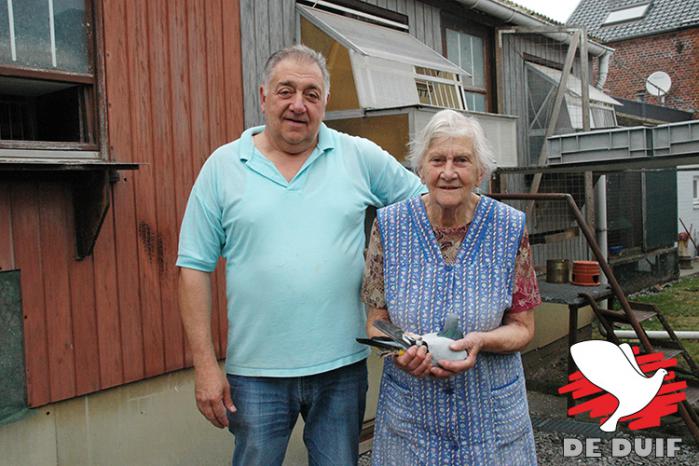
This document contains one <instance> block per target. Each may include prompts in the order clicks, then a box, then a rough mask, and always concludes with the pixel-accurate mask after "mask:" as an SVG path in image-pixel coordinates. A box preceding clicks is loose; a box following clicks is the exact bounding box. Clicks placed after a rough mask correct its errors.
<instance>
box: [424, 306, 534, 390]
mask: <svg viewBox="0 0 699 466" xmlns="http://www.w3.org/2000/svg"><path fill="white" fill-rule="evenodd" d="M532 338H534V310H532V309H530V310H528V311H523V312H514V313H513V312H508V313H506V314H505V316H504V318H503V321H502V325H501V326H500V327H498V328H496V329H494V330H491V331H489V332H471V333H469V334H468V335H466V336H465V337H464V338H462V339H461V340H457V341H456V342H455V343H454V344H452V345H451V349H453V350H454V351H460V350H466V351H467V352H468V357H467V358H466V359H464V360H463V361H439V365H440V366H442V367H441V368H440V367H432V369H431V373H432V375H433V376H435V377H440V378H446V377H451V376H453V375H454V374H459V373H461V372H465V371H467V370H469V369H471V368H472V367H473V366H475V365H476V359H477V358H478V353H480V352H481V351H488V352H490V353H500V354H507V353H516V352H517V351H521V350H523V349H524V348H525V347H526V346H527V345H528V344H529V342H530V341H532Z"/></svg>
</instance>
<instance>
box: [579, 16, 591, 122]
mask: <svg viewBox="0 0 699 466" xmlns="http://www.w3.org/2000/svg"><path fill="white" fill-rule="evenodd" d="M588 71H589V70H588V57H587V30H586V29H585V28H582V30H581V31H580V91H581V92H580V98H581V99H582V117H583V118H582V121H583V131H590V79H589V74H588Z"/></svg>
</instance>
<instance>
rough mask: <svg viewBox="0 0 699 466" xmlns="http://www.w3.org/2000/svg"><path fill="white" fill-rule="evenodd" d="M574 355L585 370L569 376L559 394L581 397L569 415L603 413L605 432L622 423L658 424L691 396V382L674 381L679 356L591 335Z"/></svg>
mask: <svg viewBox="0 0 699 466" xmlns="http://www.w3.org/2000/svg"><path fill="white" fill-rule="evenodd" d="M570 354H571V356H572V357H573V360H574V361H575V364H576V365H577V366H578V368H579V369H580V370H579V371H576V372H573V373H572V374H570V375H569V376H568V382H569V383H568V384H566V385H564V386H563V387H561V388H559V389H558V393H559V394H566V393H567V394H569V396H571V397H572V398H573V399H574V400H576V403H577V404H576V405H575V406H573V407H571V408H569V409H568V415H570V416H574V415H577V414H581V413H588V415H589V416H590V417H591V418H600V424H601V425H600V429H601V430H603V431H605V432H614V431H615V430H616V429H617V427H618V424H619V423H628V424H627V427H628V428H629V429H631V430H640V429H648V428H651V427H658V426H659V425H660V420H661V418H662V417H663V416H667V415H670V414H673V413H676V412H677V404H678V403H680V402H681V401H683V400H685V399H686V393H685V392H686V388H687V382H684V381H675V372H674V371H672V370H671V369H672V368H673V367H675V366H677V360H675V359H666V358H665V356H664V355H663V354H662V353H650V354H644V355H640V356H639V355H638V354H639V349H638V347H634V348H633V349H632V348H631V347H630V346H629V345H628V344H626V343H623V344H621V345H615V344H614V343H611V342H608V341H604V340H589V341H583V342H580V343H576V344H575V345H573V346H572V347H571V348H570Z"/></svg>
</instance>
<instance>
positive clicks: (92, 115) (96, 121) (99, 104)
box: [0, 0, 106, 160]
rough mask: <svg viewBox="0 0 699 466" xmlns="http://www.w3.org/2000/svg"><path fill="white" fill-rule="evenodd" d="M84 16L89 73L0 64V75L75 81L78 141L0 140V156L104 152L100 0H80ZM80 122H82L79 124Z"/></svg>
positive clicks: (72, 155) (101, 154)
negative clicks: (78, 128)
mask: <svg viewBox="0 0 699 466" xmlns="http://www.w3.org/2000/svg"><path fill="white" fill-rule="evenodd" d="M84 2H85V17H86V18H87V31H86V34H87V37H86V39H87V58H88V63H89V68H90V70H91V71H92V72H91V73H76V72H68V71H59V70H46V69H41V68H32V67H26V66H21V65H19V66H16V65H7V64H0V76H4V77H12V78H26V79H35V80H43V81H52V82H61V83H69V84H77V85H80V86H81V90H80V93H81V94H80V103H79V104H78V105H80V109H79V112H80V114H81V121H82V122H84V128H81V130H80V133H81V135H80V139H81V141H68V142H66V141H41V140H39V141H33V140H11V139H1V140H0V159H3V158H12V159H32V158H59V159H66V158H77V159H90V160H95V159H100V158H104V154H106V137H105V136H106V116H105V115H104V109H105V108H106V107H105V104H106V102H105V96H104V83H103V80H102V76H103V75H104V59H103V57H102V54H101V53H98V51H100V50H101V44H102V43H103V42H102V40H103V38H102V18H101V2H99V1H95V0H84ZM81 126H82V125H81Z"/></svg>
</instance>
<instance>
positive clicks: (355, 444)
mask: <svg viewBox="0 0 699 466" xmlns="http://www.w3.org/2000/svg"><path fill="white" fill-rule="evenodd" d="M228 382H229V383H230V385H231V396H232V398H233V403H234V404H235V406H236V408H238V411H237V412H236V413H233V414H232V413H230V412H229V413H228V421H229V425H228V429H229V430H230V431H231V432H232V433H233V435H235V450H234V451H233V466H255V465H260V466H272V465H281V464H282V461H283V460H284V453H285V452H286V447H287V444H288V443H289V436H290V435H291V431H292V429H293V428H294V424H296V419H298V415H299V413H300V414H301V416H302V417H303V420H304V422H305V427H304V429H303V441H304V443H305V444H306V448H307V449H308V464H309V465H311V466H314V465H341V466H349V465H356V464H357V460H358V454H359V453H358V450H359V433H360V431H361V427H362V421H363V419H364V408H365V403H366V391H367V369H366V361H360V362H357V363H354V364H351V365H349V366H345V367H341V368H339V369H335V370H332V371H328V372H324V373H322V374H316V375H309V376H305V377H245V376H238V375H230V374H228Z"/></svg>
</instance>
